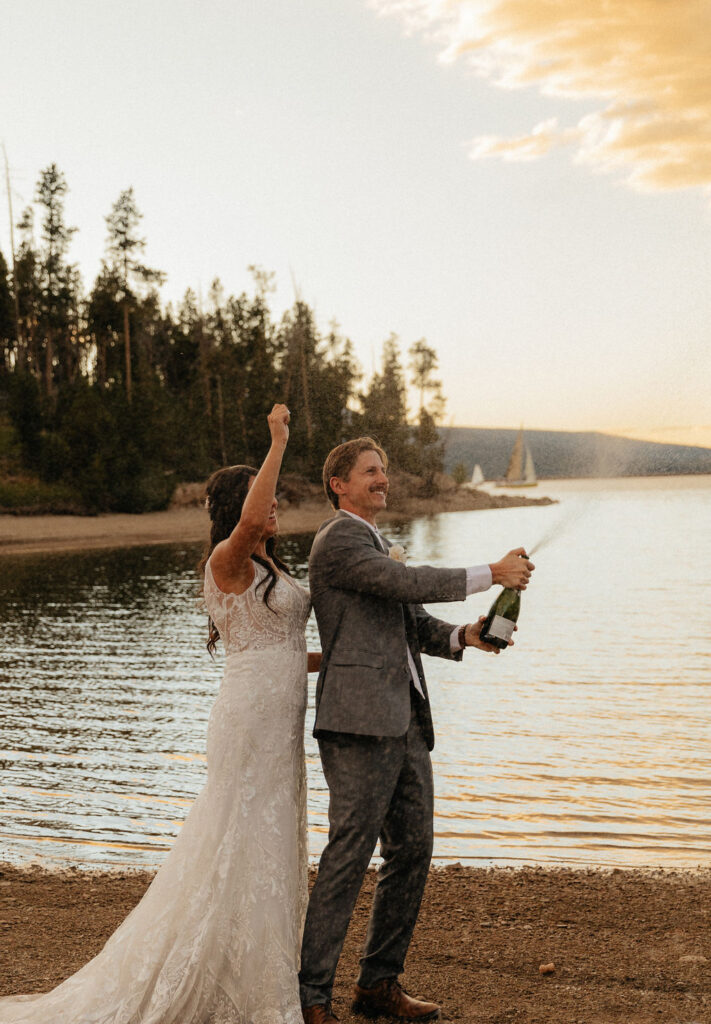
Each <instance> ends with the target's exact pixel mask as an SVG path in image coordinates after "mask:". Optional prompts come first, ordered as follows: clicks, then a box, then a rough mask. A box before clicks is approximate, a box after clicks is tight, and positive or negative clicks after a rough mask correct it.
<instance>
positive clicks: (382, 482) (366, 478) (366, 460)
mask: <svg viewBox="0 0 711 1024" xmlns="http://www.w3.org/2000/svg"><path fill="white" fill-rule="evenodd" d="M388 486H389V485H388V477H387V473H386V472H385V467H384V466H383V462H382V459H381V458H380V456H379V455H378V453H377V452H373V451H367V452H361V453H360V455H359V456H358V458H357V459H356V462H355V465H354V466H353V469H352V470H351V471H350V473H349V474H348V478H347V479H343V478H342V477H338V476H334V477H331V487H332V489H333V491H334V492H335V493H336V494H337V495H338V507H339V508H342V509H344V510H345V511H346V512H355V514H356V515H357V516H361V518H363V519H367V520H368V522H371V523H374V522H375V517H376V515H377V514H378V512H381V511H382V510H383V509H384V508H385V506H386V499H387V496H388Z"/></svg>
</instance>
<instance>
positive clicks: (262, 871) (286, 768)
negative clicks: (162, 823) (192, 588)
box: [0, 563, 310, 1024]
mask: <svg viewBox="0 0 711 1024" xmlns="http://www.w3.org/2000/svg"><path fill="white" fill-rule="evenodd" d="M265 575H266V571H265V570H264V569H263V568H262V567H261V566H259V565H257V564H255V579H254V582H253V583H252V585H251V587H250V588H249V589H248V590H247V591H246V592H245V593H244V594H240V595H239V596H237V595H235V594H224V593H222V591H220V590H219V589H218V587H217V585H216V584H215V581H214V578H213V576H212V572H211V569H210V565H209V563H208V565H207V567H206V571H205V603H206V605H207V608H208V611H209V613H210V615H211V616H212V618H213V621H214V622H215V624H216V626H217V628H218V629H219V631H220V635H221V637H222V640H223V642H224V645H225V652H226V660H225V671H224V676H223V681H222V685H221V687H220V692H219V695H218V697H217V700H216V702H215V705H214V707H213V709H212V712H211V715H210V722H209V725H208V731H207V782H206V784H205V787H204V788H203V790H202V791H201V792H200V794H199V796H198V797H197V799H196V801H195V803H194V804H193V806H192V808H191V809H190V812H189V814H188V816H187V818H186V819H185V822H184V824H183V827H182V829H181V831H180V834H179V835H178V838H177V839H176V842H175V844H174V846H173V848H172V850H171V851H170V853H169V854H168V857H167V858H166V860H165V863H164V864H163V866H162V867H161V868H160V870H159V871H158V873H157V875H156V876H155V878H154V880H153V882H152V883H151V885H150V887H149V889H148V890H147V892H146V894H145V896H144V897H143V899H142V900H141V902H140V903H139V904H138V906H137V907H136V908H135V909H134V910H133V911H132V912H131V913H130V914H129V916H128V917H127V918H126V920H125V921H124V922H123V924H121V926H120V927H119V928H118V929H117V931H115V932H114V934H113V935H112V936H111V938H110V939H109V940H108V942H107V943H106V945H105V946H104V948H103V950H102V951H101V952H100V953H99V954H98V956H96V957H95V958H94V959H93V960H91V961H90V962H89V963H88V964H87V965H86V966H85V967H83V968H82V969H81V970H80V971H78V972H77V973H76V974H74V975H73V976H72V977H71V978H69V979H67V981H65V982H63V983H62V984H61V985H59V986H58V987H57V988H55V989H53V990H52V991H51V992H48V993H45V994H44V995H39V996H13V997H10V998H7V999H0V1024H10V1022H12V1024H301V1022H302V1017H301V1010H300V1005H299V990H298V978H297V972H298V967H299V946H300V939H301V929H302V925H303V919H304V914H305V910H306V899H307V890H306V880H307V846H306V780H305V764H304V739H303V737H304V713H305V708H306V640H305V625H306V619H307V618H308V614H309V607H310V604H309V596H308V593H307V591H306V590H305V589H304V588H302V587H301V586H299V585H298V584H297V583H295V582H294V581H292V580H289V579H287V578H286V577H283V576H279V578H278V580H277V583H276V586H275V587H274V589H273V590H272V592H271V594H270V597H269V603H270V605H271V607H272V608H273V609H274V610H273V611H271V610H270V609H269V608H267V606H266V605H265V603H264V601H263V596H262V595H263V588H262V587H260V588H259V590H257V587H258V584H259V582H260V581H261V580H262V579H263V578H264V576H265Z"/></svg>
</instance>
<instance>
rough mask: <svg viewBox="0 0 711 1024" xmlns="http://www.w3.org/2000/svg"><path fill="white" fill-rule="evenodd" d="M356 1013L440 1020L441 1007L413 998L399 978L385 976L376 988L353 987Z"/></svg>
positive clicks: (417, 1019) (403, 1019)
mask: <svg viewBox="0 0 711 1024" xmlns="http://www.w3.org/2000/svg"><path fill="white" fill-rule="evenodd" d="M353 996H354V998H353V1005H352V1006H351V1009H352V1010H353V1012H354V1013H362V1014H363V1015H364V1016H366V1017H381V1016H382V1017H390V1018H391V1019H392V1020H402V1021H408V1020H415V1021H427V1020H439V1014H440V1008H439V1006H437V1003H425V1002H423V1001H422V1000H421V999H413V998H412V996H409V995H408V994H407V992H406V991H405V989H404V988H402V986H401V985H400V983H399V982H398V980H397V978H385V979H384V980H383V981H379V982H378V984H377V985H376V986H375V988H361V987H360V985H356V986H355V987H354V989H353Z"/></svg>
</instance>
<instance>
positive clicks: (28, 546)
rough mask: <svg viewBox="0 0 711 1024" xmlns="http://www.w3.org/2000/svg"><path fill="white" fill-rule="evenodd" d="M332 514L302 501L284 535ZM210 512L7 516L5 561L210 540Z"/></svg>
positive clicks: (395, 515) (508, 500)
mask: <svg viewBox="0 0 711 1024" xmlns="http://www.w3.org/2000/svg"><path fill="white" fill-rule="evenodd" d="M549 503H550V502H549V499H548V498H536V499H533V500H531V499H526V498H512V497H509V496H490V495H487V494H483V493H479V492H466V491H456V492H453V493H451V494H445V495H441V496H439V497H438V498H435V499H429V500H427V499H417V498H410V499H405V500H401V501H399V502H398V503H397V508H396V509H394V510H390V511H388V512H387V513H384V514H383V516H382V517H381V520H382V522H383V523H387V522H397V521H398V520H399V521H402V520H403V519H411V518H413V517H414V516H418V515H431V514H433V513H437V512H450V511H464V510H474V509H480V508H507V507H513V506H517V505H523V504H526V505H528V504H536V505H541V504H549ZM331 515H333V510H332V509H331V507H330V505H329V504H328V503H327V502H326V500H325V499H323V500H313V499H311V500H307V501H302V502H300V503H299V504H298V505H297V504H294V505H289V507H287V508H283V509H280V511H279V529H280V532H281V533H283V534H289V533H292V534H293V533H313V532H314V531H315V530H316V529H318V527H319V525H320V524H321V523H322V522H323V521H324V519H327V518H328V517H329V516H331ZM208 534H209V519H208V515H207V512H206V511H205V509H204V508H203V507H202V506H200V505H186V506H183V507H173V508H169V509H166V510H165V511H164V512H146V513H144V514H143V515H128V514H120V513H111V514H106V515H97V516H73V515H67V516H60V515H37V516H27V515H17V516H16V515H7V514H6V515H2V514H0V556H2V555H22V554H37V553H46V552H52V551H54V552H61V551H83V550H91V549H98V548H116V547H135V546H140V545H144V544H179V543H181V542H183V543H199V542H201V541H206V540H207V537H208Z"/></svg>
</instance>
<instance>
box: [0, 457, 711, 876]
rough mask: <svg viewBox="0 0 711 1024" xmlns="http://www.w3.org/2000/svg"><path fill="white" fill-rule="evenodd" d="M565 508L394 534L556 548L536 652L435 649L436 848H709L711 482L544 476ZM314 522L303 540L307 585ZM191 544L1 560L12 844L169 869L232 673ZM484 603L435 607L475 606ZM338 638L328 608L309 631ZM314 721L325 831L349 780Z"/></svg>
mask: <svg viewBox="0 0 711 1024" xmlns="http://www.w3.org/2000/svg"><path fill="white" fill-rule="evenodd" d="M538 490H539V492H540V493H545V494H549V495H551V496H552V497H555V498H558V499H559V504H557V505H553V506H548V507H540V508H539V507H532V508H514V509H506V510H496V511H489V512H466V513H455V514H449V515H441V516H436V517H433V518H430V519H422V520H418V521H415V522H413V523H411V524H408V525H407V526H405V527H400V528H397V529H390V530H387V529H386V531H385V532H386V533H388V534H389V535H390V536H391V537H394V536H396V537H397V538H398V540H399V542H400V543H402V544H404V545H405V546H406V547H407V550H408V556H409V559H410V561H411V563H421V562H428V563H431V564H437V565H467V564H475V563H477V562H483V561H491V560H493V559H494V558H496V557H499V556H500V555H501V554H503V553H504V552H505V551H506V550H508V549H509V548H511V547H513V546H516V545H518V544H524V545H526V546H527V547H529V548H531V547H533V546H534V544H535V543H536V542H537V541H538V540H539V539H541V538H546V537H548V538H549V540H548V542H547V543H544V545H543V546H542V547H541V548H540V550H539V551H538V553H537V554H536V556H535V561H536V564H537V566H538V568H537V571H536V573H535V577H534V583H533V585H532V586H531V587H530V588H529V589H528V590H527V591H526V593H525V594H524V595H523V601H522V612H521V619H520V629H519V632H518V634H517V642H516V647H515V648H514V649H512V650H509V651H506V652H505V653H503V654H501V655H500V656H498V657H495V656H493V655H483V654H481V653H480V652H477V651H469V652H467V654H466V656H465V659H464V662H463V663H462V664H453V663H450V662H447V661H442V660H439V659H427V665H426V672H427V676H428V680H429V684H430V691H431V696H432V702H433V706H434V715H435V724H436V728H437V746H436V747H435V750H434V752H433V760H434V770H435V780H436V791H437V805H436V821H435V829H436V841H435V856H436V857H438V858H440V859H450V858H453V859H457V860H470V861H472V862H477V861H478V862H484V863H517V862H526V861H528V862H530V861H535V862H539V863H546V862H567V863H586V864H605V865H612V864H615V865H642V864H644V865H647V864H653V865H658V864H661V865H696V864H709V863H711V835H710V832H709V823H710V817H711V815H710V813H709V805H710V797H711V752H710V741H711V729H710V727H709V694H710V693H711V690H710V688H709V678H710V676H711V612H710V610H709V601H708V593H709V583H708V566H709V565H711V531H710V530H709V525H708V524H709V522H710V521H711V517H710V515H709V512H710V506H711V478H709V477H703V478H674V479H666V480H656V479H655V480H616V481H568V482H556V483H550V484H542V485H540V486H539V489H538ZM308 546H309V541H308V538H294V539H287V540H285V541H284V542H283V552H282V553H284V552H285V554H286V557H287V559H288V560H289V561H290V562H291V564H292V565H294V566H296V567H297V573H298V575H300V576H301V577H302V578H305V561H306V557H307V553H308ZM198 554H199V551H198V549H197V548H195V547H192V546H165V547H151V548H133V549H128V550H123V551H122V550H119V551H109V552H95V553H79V554H71V555H52V556H26V557H24V558H7V557H5V558H1V559H0V580H1V582H0V627H1V630H2V632H1V635H2V646H1V649H0V711H1V717H0V773H1V774H0V798H1V802H0V859H5V860H7V859H10V860H14V861H26V860H29V859H31V858H35V857H41V858H42V859H43V860H45V861H48V862H74V863H82V864H84V865H88V864H96V865H109V864H121V865H126V864H128V865H135V866H144V865H156V864H159V863H160V861H161V858H162V855H163V851H165V850H166V849H167V848H168V847H169V845H170V843H171V842H172V839H173V837H174V836H175V834H176V832H177V829H178V828H179V826H180V822H181V820H182V819H183V817H184V815H185V813H186V811H187V809H188V807H189V806H190V803H191V801H192V799H193V797H194V796H195V794H196V793H197V791H198V789H199V788H200V786H201V785H202V783H203V780H204V776H205V760H204V753H203V752H204V742H205V729H206V725H207V718H208V715H209V711H210V706H211V702H212V700H213V699H214V697H215V695H216V692H217V688H218V685H219V679H220V675H221V662H220V659H219V658H218V660H217V661H216V662H215V663H212V662H211V661H210V658H209V657H208V655H207V654H206V652H205V648H204V633H205V622H204V616H203V614H202V613H201V611H200V610H199V608H198V607H197V604H196V600H195V597H196V590H197V584H196V576H195V573H194V566H195V562H196V560H197V557H198ZM491 596H492V595H491V594H488V595H478V596H475V597H472V598H469V600H468V601H467V603H466V605H465V606H462V605H448V606H445V605H439V606H430V610H431V611H433V612H434V613H435V614H438V615H440V616H441V617H443V618H446V619H447V620H448V621H451V622H455V623H459V622H463V621H467V620H471V619H473V618H475V617H476V615H478V614H481V613H482V612H484V611H485V610H486V609H487V608H488V605H489V603H490V600H491ZM309 633H310V638H311V644H310V646H312V647H314V648H315V647H317V646H318V642H317V634H316V631H315V626H314V623H313V622H311V623H310V624H309ZM312 721H313V677H312V682H311V701H310V709H309V717H308V720H307V757H308V761H309V783H310V796H309V812H310V844H311V851H312V853H313V854H314V855H316V854H318V852H319V851H320V849H321V848H322V847H323V844H324V842H325V833H326V826H327V818H326V810H327V792H326V789H325V783H324V781H323V777H322V775H321V772H320V768H319V763H318V751H317V747H316V744H315V741H314V740H313V739H312V738H311V736H310V729H311V724H312Z"/></svg>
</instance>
